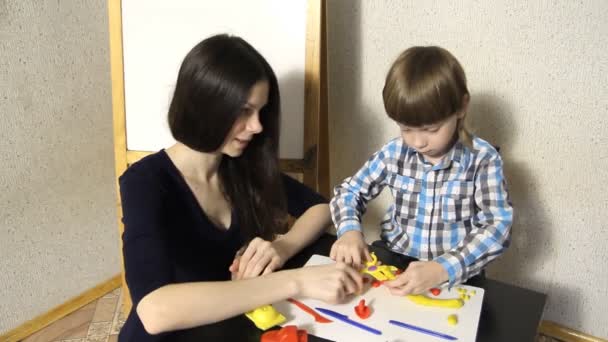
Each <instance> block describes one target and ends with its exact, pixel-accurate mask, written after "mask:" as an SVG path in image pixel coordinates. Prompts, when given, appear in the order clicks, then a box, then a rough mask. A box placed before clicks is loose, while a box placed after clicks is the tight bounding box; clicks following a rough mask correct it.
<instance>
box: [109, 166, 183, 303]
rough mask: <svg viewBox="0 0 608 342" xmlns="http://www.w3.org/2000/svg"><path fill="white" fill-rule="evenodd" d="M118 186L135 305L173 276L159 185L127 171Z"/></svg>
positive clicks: (136, 172) (139, 173) (127, 272)
mask: <svg viewBox="0 0 608 342" xmlns="http://www.w3.org/2000/svg"><path fill="white" fill-rule="evenodd" d="M131 168H137V166H132V167H131ZM119 184H120V196H121V202H122V214H123V215H122V216H123V217H122V221H123V223H124V233H123V235H122V241H123V258H124V265H125V277H126V281H127V285H128V287H129V291H130V293H131V297H132V300H133V303H134V306H135V305H137V304H138V303H139V301H140V300H141V299H142V298H143V297H145V296H146V295H147V294H148V293H150V292H152V291H154V290H156V289H157V288H160V287H162V286H164V285H167V284H170V283H172V282H173V281H174V276H173V269H172V267H171V266H170V265H171V263H170V257H169V253H168V250H167V246H166V241H167V240H166V238H165V232H166V231H167V230H166V229H165V225H166V222H165V218H164V214H163V200H162V191H161V187H160V184H159V182H158V181H156V182H155V181H153V180H152V177H151V176H149V175H147V174H146V173H144V172H139V170H135V169H128V170H127V171H126V172H125V174H123V175H122V176H121V177H120V179H119Z"/></svg>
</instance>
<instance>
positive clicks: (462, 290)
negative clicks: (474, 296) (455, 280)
mask: <svg viewBox="0 0 608 342" xmlns="http://www.w3.org/2000/svg"><path fill="white" fill-rule="evenodd" d="M456 291H458V293H461V294H462V293H467V289H465V288H462V287H459V288H457V289H456Z"/></svg>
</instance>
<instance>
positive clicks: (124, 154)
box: [108, 0, 329, 313]
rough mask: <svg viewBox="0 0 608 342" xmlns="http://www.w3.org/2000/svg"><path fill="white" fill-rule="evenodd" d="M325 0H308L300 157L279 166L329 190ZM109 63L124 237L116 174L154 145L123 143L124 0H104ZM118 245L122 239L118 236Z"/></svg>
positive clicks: (127, 303) (126, 297)
mask: <svg viewBox="0 0 608 342" xmlns="http://www.w3.org/2000/svg"><path fill="white" fill-rule="evenodd" d="M325 8H326V5H325V0H307V15H306V17H307V19H306V49H305V51H306V57H305V71H304V73H305V75H304V89H305V99H304V146H303V149H304V151H303V153H304V154H303V155H304V157H303V158H302V159H281V161H280V163H281V169H282V170H283V171H284V172H287V173H290V174H292V175H295V176H296V177H297V178H299V180H301V181H302V182H303V183H304V184H306V185H308V186H310V187H311V188H313V189H315V190H317V191H318V192H320V193H321V194H322V195H324V196H325V197H328V196H329V158H328V155H329V150H328V137H327V134H328V129H327V67H326V66H327V63H326V55H327V54H326V46H325V44H326V37H325V31H326V29H325V20H326V19H325V18H326V16H325V12H326V10H325ZM108 19H109V20H108V24H109V38H110V39H109V41H110V66H111V81H112V118H113V127H114V163H115V173H116V183H115V184H116V192H117V198H116V212H117V216H118V226H119V228H118V232H119V236H121V237H122V233H123V230H124V226H123V224H122V207H121V202H120V193H119V188H118V177H119V176H120V175H122V174H123V173H124V172H125V170H126V169H127V167H128V166H129V165H130V164H133V163H135V162H136V161H138V160H140V159H141V158H143V157H145V156H146V155H148V154H151V153H153V152H152V151H134V150H128V149H127V132H126V113H125V85H124V64H123V39H122V38H123V31H122V1H121V0H108ZM119 243H120V248H121V250H122V239H119ZM121 270H122V290H123V311H124V312H125V313H128V312H129V310H130V309H131V305H132V303H131V298H130V295H129V292H128V288H127V286H126V282H125V277H124V266H122V269H121Z"/></svg>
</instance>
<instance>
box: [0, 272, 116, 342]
mask: <svg viewBox="0 0 608 342" xmlns="http://www.w3.org/2000/svg"><path fill="white" fill-rule="evenodd" d="M121 283H122V280H121V276H120V275H116V276H114V277H112V278H111V279H108V280H107V281H104V282H103V283H101V284H99V285H97V286H95V287H93V288H92V289H90V290H87V291H85V292H83V293H82V294H80V295H79V296H76V297H74V298H72V299H70V300H68V301H67V302H65V303H63V304H61V305H59V306H57V307H55V308H54V309H51V310H50V311H48V312H46V313H44V314H42V315H40V316H38V317H36V318H34V319H32V320H30V321H27V322H25V323H24V324H22V325H20V326H18V327H17V328H15V329H13V330H10V331H9V332H7V333H6V334H4V335H0V341H3V342H18V341H20V340H22V339H24V338H25V337H27V336H29V335H31V334H33V333H35V332H37V331H38V330H40V329H42V328H44V327H46V326H48V325H50V324H51V323H53V322H56V321H57V320H59V319H61V318H63V317H65V316H67V315H69V314H71V313H72V312H74V311H76V310H78V309H80V308H81V307H83V306H85V305H87V304H89V303H90V302H92V301H94V300H96V299H98V298H101V297H102V296H103V295H105V294H106V293H108V292H110V291H112V290H114V289H117V288H118V287H120V285H121Z"/></svg>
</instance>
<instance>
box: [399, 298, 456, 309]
mask: <svg viewBox="0 0 608 342" xmlns="http://www.w3.org/2000/svg"><path fill="white" fill-rule="evenodd" d="M407 298H409V299H410V300H411V301H412V302H414V303H416V304H418V305H423V306H433V307H436V308H448V309H459V308H461V307H462V306H463V305H464V301H463V300H462V299H457V298H455V299H439V298H430V297H427V296H425V295H408V296H407Z"/></svg>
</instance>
